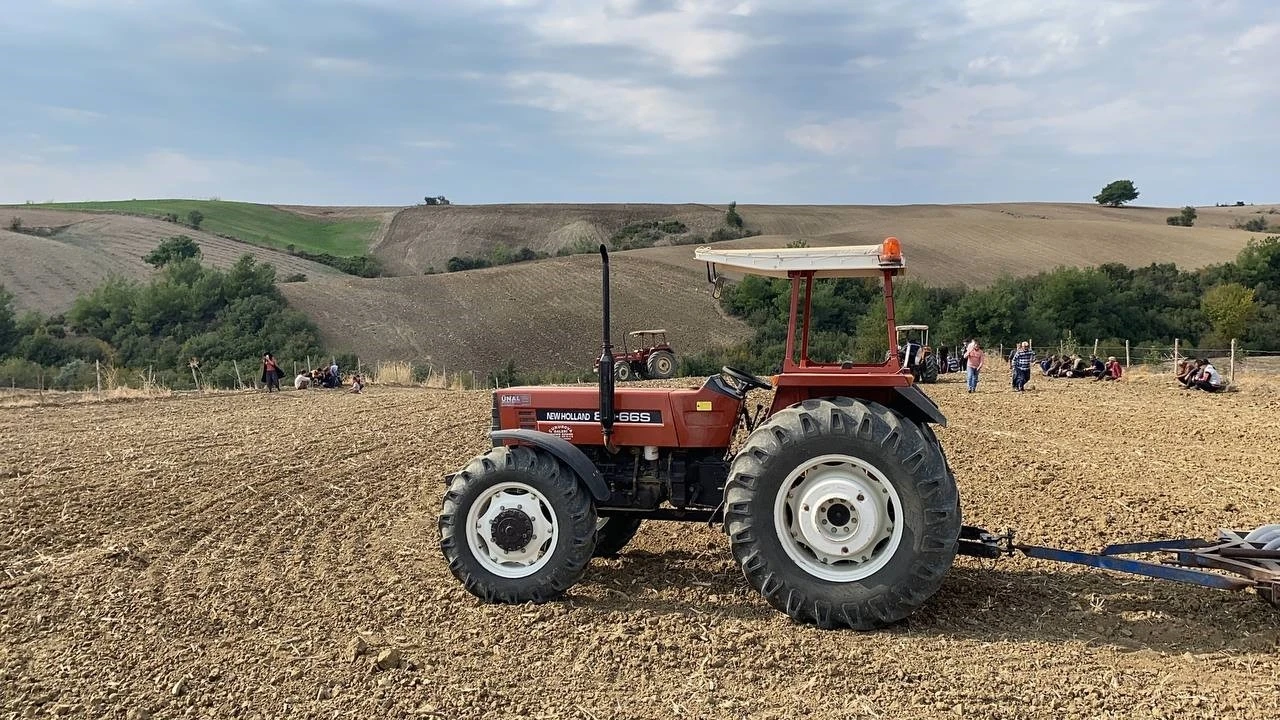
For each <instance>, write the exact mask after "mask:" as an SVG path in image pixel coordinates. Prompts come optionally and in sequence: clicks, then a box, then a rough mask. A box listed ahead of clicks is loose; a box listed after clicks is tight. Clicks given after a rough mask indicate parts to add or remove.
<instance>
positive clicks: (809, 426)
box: [725, 398, 960, 630]
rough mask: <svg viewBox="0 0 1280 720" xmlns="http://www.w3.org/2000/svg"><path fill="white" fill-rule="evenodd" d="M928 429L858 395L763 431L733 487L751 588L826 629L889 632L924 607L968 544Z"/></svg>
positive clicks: (730, 493)
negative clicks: (889, 627)
mask: <svg viewBox="0 0 1280 720" xmlns="http://www.w3.org/2000/svg"><path fill="white" fill-rule="evenodd" d="M926 432H927V431H922V430H921V428H920V427H919V426H918V425H916V424H914V423H912V422H910V421H908V420H906V419H905V418H903V417H901V416H900V415H898V414H897V413H895V412H894V411H892V410H890V409H888V408H886V407H884V406H882V405H879V404H876V403H872V402H863V401H859V400H853V399H850V398H829V399H824V400H806V401H805V402H803V403H801V404H799V405H796V406H792V407H789V408H786V409H784V410H781V411H779V412H777V413H775V414H774V415H773V416H772V417H771V418H770V419H769V420H768V422H766V423H764V424H763V425H761V426H760V427H759V428H757V429H756V430H755V431H754V432H752V433H751V435H750V436H749V437H748V438H747V442H746V444H745V445H744V446H743V448H742V450H741V451H740V452H739V453H738V454H737V456H736V457H735V459H734V461H733V465H732V467H731V470H730V474H729V481H728V483H727V486H726V490H725V502H726V512H725V525H726V530H727V531H728V533H729V537H730V544H731V546H732V548H733V554H734V557H735V558H736V559H737V560H738V563H739V565H740V566H741V567H742V571H743V574H744V575H746V577H747V580H748V582H749V583H750V584H751V586H752V587H754V588H755V589H756V590H757V591H759V592H760V593H761V594H762V595H763V596H764V597H765V599H766V600H767V601H768V602H769V604H771V605H773V606H774V607H775V608H777V609H778V610H781V611H782V612H784V613H786V614H787V615H789V616H790V617H792V618H794V619H795V620H798V621H802V622H812V623H815V624H817V625H819V626H821V627H826V628H830V627H838V626H845V627H851V628H854V629H858V630H870V629H875V628H879V627H884V626H886V625H890V624H892V623H894V622H897V621H899V620H902V619H903V618H905V617H907V616H908V615H910V614H911V613H912V612H913V611H914V610H915V609H916V608H918V607H919V606H920V605H922V604H924V602H925V601H926V600H928V599H929V597H931V596H932V595H933V594H934V592H936V591H937V589H938V587H939V586H940V585H941V584H942V579H943V576H944V575H945V574H946V572H947V570H948V569H949V568H950V567H951V563H952V561H953V560H954V559H955V554H956V548H957V543H958V540H959V537H960V511H959V496H958V492H957V490H956V486H955V481H954V478H953V477H952V476H951V474H950V472H949V470H948V468H947V463H946V458H945V457H944V455H943V453H942V450H941V448H940V447H939V446H938V445H937V444H936V441H931V440H930V439H929V436H927V435H926Z"/></svg>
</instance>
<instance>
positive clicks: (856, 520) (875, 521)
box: [774, 455, 902, 583]
mask: <svg viewBox="0 0 1280 720" xmlns="http://www.w3.org/2000/svg"><path fill="white" fill-rule="evenodd" d="M774 527H775V528H776V530H777V533H778V539H779V540H780V541H781V542H782V549H783V550H785V551H786V553H787V556H788V557H790V558H791V559H792V560H793V561H794V562H795V563H796V565H798V566H799V567H800V569H802V570H804V571H805V572H807V573H809V574H810V575H812V576H814V577H816V578H819V579H822V580H828V581H830V582H837V583H847V582H856V581H858V580H862V579H864V578H867V577H870V576H871V575H874V574H875V573H876V572H878V571H879V570H880V569H881V568H883V567H884V566H885V564H887V563H888V562H889V560H890V559H891V558H893V556H894V554H895V553H896V552H897V550H898V546H899V545H900V544H901V543H902V501H901V500H900V498H899V497H898V491H897V490H895V489H894V487H893V484H892V483H890V482H889V479H888V478H886V477H885V476H884V474H883V473H881V472H880V471H879V470H877V469H876V468H875V466H873V465H871V464H869V463H867V462H865V461H863V460H859V459H858V458H855V457H851V456H849V455H823V456H821V457H816V458H813V459H812V460H809V461H806V462H805V463H804V464H802V465H800V466H799V467H797V468H796V469H795V470H793V471H791V474H790V475H788V476H787V479H786V480H785V481H783V483H782V487H780V488H779V489H778V497H777V499H776V500H775V501H774Z"/></svg>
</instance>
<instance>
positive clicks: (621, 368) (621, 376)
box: [613, 360, 631, 382]
mask: <svg viewBox="0 0 1280 720" xmlns="http://www.w3.org/2000/svg"><path fill="white" fill-rule="evenodd" d="M613 377H614V378H615V379H617V381H618V382H626V381H628V380H630V379H631V363H629V362H627V361H626V360H619V361H618V362H616V363H614V364H613Z"/></svg>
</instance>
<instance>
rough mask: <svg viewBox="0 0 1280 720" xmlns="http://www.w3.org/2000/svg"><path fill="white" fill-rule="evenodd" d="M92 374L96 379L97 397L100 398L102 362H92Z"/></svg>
mask: <svg viewBox="0 0 1280 720" xmlns="http://www.w3.org/2000/svg"><path fill="white" fill-rule="evenodd" d="M93 374H94V376H96V377H97V378H98V397H102V361H101V360H94V361H93Z"/></svg>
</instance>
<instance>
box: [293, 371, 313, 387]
mask: <svg viewBox="0 0 1280 720" xmlns="http://www.w3.org/2000/svg"><path fill="white" fill-rule="evenodd" d="M309 387H311V378H310V376H308V375H307V374H306V373H298V377H296V378H294V379H293V389H294V390H306V389H307V388H309Z"/></svg>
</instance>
